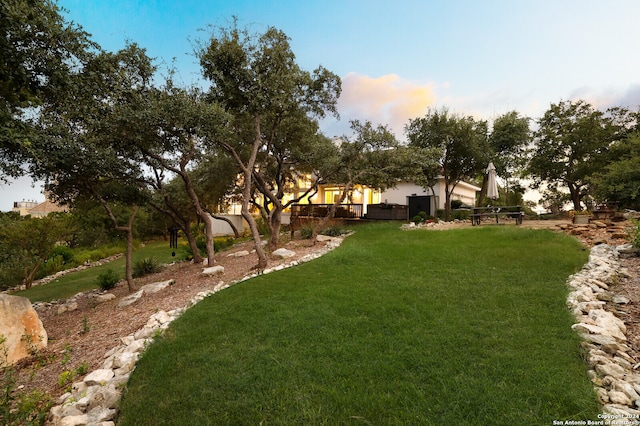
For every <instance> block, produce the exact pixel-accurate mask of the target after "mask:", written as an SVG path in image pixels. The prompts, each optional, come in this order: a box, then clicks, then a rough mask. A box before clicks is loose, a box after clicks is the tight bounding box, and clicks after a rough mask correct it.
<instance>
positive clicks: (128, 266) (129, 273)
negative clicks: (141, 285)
mask: <svg viewBox="0 0 640 426" xmlns="http://www.w3.org/2000/svg"><path fill="white" fill-rule="evenodd" d="M136 213H138V206H135V207H134V208H133V213H131V217H129V223H128V225H127V227H126V229H125V230H126V232H127V253H126V262H125V276H126V279H127V286H128V287H129V292H130V293H131V292H133V290H134V285H133V267H132V265H133V219H134V218H135V217H136Z"/></svg>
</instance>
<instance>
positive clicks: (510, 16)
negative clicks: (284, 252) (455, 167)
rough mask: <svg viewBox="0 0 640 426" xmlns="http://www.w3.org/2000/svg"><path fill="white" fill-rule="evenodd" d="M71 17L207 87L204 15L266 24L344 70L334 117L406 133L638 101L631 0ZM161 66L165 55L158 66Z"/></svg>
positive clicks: (206, 8)
mask: <svg viewBox="0 0 640 426" xmlns="http://www.w3.org/2000/svg"><path fill="white" fill-rule="evenodd" d="M58 4H59V5H60V6H62V7H64V8H65V9H67V10H68V12H67V13H66V14H65V16H66V17H67V19H68V20H71V21H74V22H76V23H77V24H80V25H81V26H82V27H83V28H84V29H85V30H86V31H87V32H89V33H91V34H92V36H93V39H94V40H95V41H96V42H97V43H99V44H100V45H101V46H102V47H103V48H104V49H106V50H111V51H115V50H118V49H121V48H123V47H124V46H125V43H126V42H127V41H131V42H136V43H138V44H139V45H140V46H142V47H145V48H146V49H147V51H148V54H149V55H150V56H152V57H155V58H156V59H157V63H158V64H159V65H160V67H161V68H162V67H163V66H166V65H168V64H170V63H172V61H173V60H175V65H176V67H177V68H178V70H179V80H181V81H182V83H183V84H185V85H189V84H203V83H202V82H201V80H200V78H199V67H198V65H197V61H196V59H195V58H194V56H193V54H192V52H193V46H194V42H195V41H196V40H206V38H207V35H208V32H207V30H206V29H207V26H208V25H217V26H228V24H229V22H230V19H231V17H232V16H237V18H238V19H239V23H240V25H241V26H243V27H244V26H250V27H251V28H252V29H253V30H254V31H255V32H262V31H264V29H266V28H267V27H268V26H273V27H276V28H278V29H281V30H283V31H284V32H285V33H286V34H287V35H288V36H289V37H290V38H291V47H292V50H293V52H294V53H295V54H296V58H297V61H298V64H299V65H300V66H301V67H302V68H304V69H307V70H313V69H314V68H316V67H317V66H318V65H322V66H324V67H325V68H327V69H329V70H330V71H332V72H334V73H336V74H338V75H339V76H340V77H341V78H342V80H343V94H342V96H341V98H340V101H339V104H338V108H339V113H340V116H341V119H340V121H336V120H326V121H324V122H323V123H322V129H323V131H324V132H325V134H327V136H334V135H342V134H345V133H347V132H348V123H349V120H351V119H360V120H371V121H372V122H373V123H374V124H385V125H388V126H389V127H390V128H391V129H393V130H394V131H395V133H396V135H397V136H398V137H399V138H401V139H402V138H403V127H404V125H405V124H407V122H408V120H409V119H410V118H415V117H419V116H423V115H424V114H425V113H426V112H427V111H428V108H440V107H447V108H449V109H450V110H451V111H453V112H455V113H457V114H462V115H473V116H475V117H476V118H480V119H486V120H492V119H493V118H495V117H497V116H499V115H501V114H504V113H506V112H508V111H511V110H516V111H519V112H520V113H521V114H522V115H524V116H528V117H531V118H533V119H536V118H538V117H540V116H541V115H542V114H543V113H544V111H545V110H546V109H548V107H549V105H550V104H551V103H557V102H559V101H561V100H568V99H584V100H587V101H588V102H590V103H592V104H593V105H594V106H596V107H599V108H606V107H608V106H613V105H617V106H626V107H630V108H633V109H636V108H637V107H638V105H640V55H638V54H637V43H638V40H640V25H638V24H637V20H638V18H639V17H640V2H638V1H636V0H608V1H604V0H599V1H595V0H561V1H558V0H551V1H550V0H537V1H524V0H486V1H482V0H453V1H452V0H441V1H430V0H412V1H403V0H396V1H394V2H391V1H376V0H340V1H334V0H323V1H314V0H305V1H300V0H297V1H290V0H286V1H256V0H253V1H251V0H233V1H231V0H226V1H219V0H181V1H168V0H128V1H127V0H108V1H107V0H60V1H59V2H58ZM163 64H164V65H163ZM21 199H36V200H42V199H43V196H42V195H41V194H40V190H39V188H38V187H37V186H36V188H30V185H29V182H28V180H26V181H21V182H20V183H18V184H14V185H9V186H7V185H2V186H0V210H2V211H6V210H9V209H10V208H11V206H12V202H13V201H19V200H21Z"/></svg>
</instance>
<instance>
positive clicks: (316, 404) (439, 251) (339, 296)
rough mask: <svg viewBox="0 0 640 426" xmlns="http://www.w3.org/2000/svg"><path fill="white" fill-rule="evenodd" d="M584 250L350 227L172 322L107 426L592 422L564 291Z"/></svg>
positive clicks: (490, 231) (504, 230)
mask: <svg viewBox="0 0 640 426" xmlns="http://www.w3.org/2000/svg"><path fill="white" fill-rule="evenodd" d="M586 260H587V252H586V251H585V250H583V249H582V247H581V246H580V245H579V243H578V242H577V241H576V240H574V239H572V238H569V237H567V236H564V235H559V234H555V233H552V232H549V231H540V230H530V229H524V228H516V227H511V226H509V227H507V226H504V227H496V226H486V227H475V228H469V229H459V230H451V231H445V232H440V231H409V232H406V231H400V230H399V227H398V224H374V225H367V226H362V227H358V228H357V232H356V234H355V235H353V236H351V237H349V238H348V239H347V240H346V241H345V242H344V243H343V245H342V247H340V248H339V249H337V250H335V251H333V252H331V253H329V254H327V255H325V256H323V257H322V258H320V259H317V260H314V261H313V262H310V263H307V264H304V265H301V266H299V267H296V268H292V269H288V270H284V271H281V272H278V273H273V274H268V275H264V276H261V277H258V278H256V279H253V280H250V281H247V282H244V283H242V284H239V285H236V286H234V287H231V288H229V289H228V290H225V291H223V292H220V293H217V294H215V295H213V296H212V297H209V298H207V299H206V300H204V301H203V302H201V303H200V304H198V305H197V306H195V307H194V308H192V309H190V310H189V311H188V312H187V313H185V314H184V315H183V316H182V317H181V318H179V319H178V320H176V321H175V322H174V323H173V324H172V326H171V327H170V328H169V329H168V331H167V332H166V333H165V335H164V336H163V337H162V338H160V340H159V341H158V342H157V343H156V344H154V345H152V346H151V347H150V348H149V349H148V351H147V352H146V353H145V354H144V356H143V357H142V359H141V360H140V362H139V364H138V367H137V368H136V370H135V372H134V374H133V376H132V377H131V380H130V381H129V384H128V386H127V391H126V392H125V397H124V398H123V401H122V406H121V412H120V415H119V419H118V424H119V425H141V424H145V425H151V424H153V425H160V424H172V425H207V424H212V425H214V424H215V425H219V424H234V425H245V424H246V425H249V424H256V425H257V424H276V425H293V424H305V425H319V424H332V425H333V424H385V425H386V424H397V425H407V424H421V425H422V424H427V425H431V424H432V425H489V424H491V425H514V424H523V425H524V424H526V425H534V424H536V425H546V424H552V422H553V420H567V419H569V420H571V419H573V420H581V419H595V418H596V415H597V413H598V406H597V403H596V398H595V395H594V392H593V390H592V386H591V384H590V383H589V380H588V379H587V375H586V366H585V364H584V362H583V360H582V358H581V352H580V349H579V340H578V338H577V336H576V335H575V334H574V333H573V332H572V330H571V329H570V327H571V324H572V317H571V315H570V313H569V312H568V310H567V308H566V306H565V298H566V295H567V292H568V289H567V287H566V284H565V281H566V278H567V277H568V276H569V275H570V274H572V273H574V272H575V271H577V270H578V269H580V267H581V266H582V265H583V264H584V263H585V262H586Z"/></svg>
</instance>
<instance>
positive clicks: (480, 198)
mask: <svg viewBox="0 0 640 426" xmlns="http://www.w3.org/2000/svg"><path fill="white" fill-rule="evenodd" d="M486 195H487V175H486V174H483V175H482V187H481V188H480V195H478V200H477V201H476V207H482V205H483V204H484V197H485V196H486Z"/></svg>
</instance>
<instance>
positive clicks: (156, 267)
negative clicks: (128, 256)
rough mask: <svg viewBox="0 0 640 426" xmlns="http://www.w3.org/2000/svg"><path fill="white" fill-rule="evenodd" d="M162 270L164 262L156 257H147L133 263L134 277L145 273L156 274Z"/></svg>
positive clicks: (142, 275)
mask: <svg viewBox="0 0 640 426" xmlns="http://www.w3.org/2000/svg"><path fill="white" fill-rule="evenodd" d="M161 270H162V264H161V263H160V261H159V260H158V258H156V257H145V258H144V259H140V260H138V261H136V262H134V264H133V277H134V278H140V277H144V276H145V275H149V274H155V273H156V272H160V271H161Z"/></svg>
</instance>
